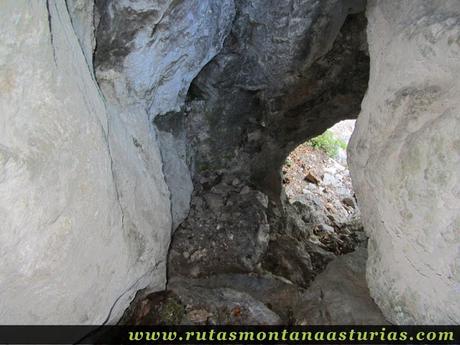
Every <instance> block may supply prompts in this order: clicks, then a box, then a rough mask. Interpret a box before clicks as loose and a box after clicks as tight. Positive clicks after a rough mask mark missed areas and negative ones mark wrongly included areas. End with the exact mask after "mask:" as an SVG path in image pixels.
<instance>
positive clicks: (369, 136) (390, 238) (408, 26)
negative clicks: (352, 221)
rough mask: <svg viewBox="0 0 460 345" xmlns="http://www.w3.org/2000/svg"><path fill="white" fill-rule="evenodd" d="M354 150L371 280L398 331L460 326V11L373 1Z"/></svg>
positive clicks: (444, 5)
mask: <svg viewBox="0 0 460 345" xmlns="http://www.w3.org/2000/svg"><path fill="white" fill-rule="evenodd" d="M367 15H368V21H369V27H368V40H369V50H370V57H371V72H370V83H369V91H368V93H367V96H366V97H365V99H364V102H363V110H362V113H361V114H360V115H359V118H358V121H357V129H356V131H355V133H354V135H353V137H352V141H351V145H350V147H349V150H348V152H349V155H350V168H351V173H352V179H353V184H354V187H355V190H356V193H357V196H358V201H359V204H360V208H361V211H362V218H363V220H364V225H365V228H366V229H367V231H368V233H369V235H370V242H369V261H368V268H367V280H368V283H369V287H370V290H371V294H372V296H373V297H374V299H375V300H376V302H377V304H378V305H379V306H380V307H381V308H382V310H383V312H384V314H385V316H386V317H387V318H388V319H389V320H390V321H392V322H395V323H421V324H427V323H438V324H439V323H441V324H458V323H460V298H459V297H460V251H459V248H460V216H459V215H460V189H459V176H460V156H459V153H460V140H459V133H460V121H459V120H460V80H459V78H458V76H459V75H460V59H459V54H460V41H459V35H460V23H459V21H458V18H459V15H460V2H458V1H442V2H439V1H370V3H369V4H368V11H367Z"/></svg>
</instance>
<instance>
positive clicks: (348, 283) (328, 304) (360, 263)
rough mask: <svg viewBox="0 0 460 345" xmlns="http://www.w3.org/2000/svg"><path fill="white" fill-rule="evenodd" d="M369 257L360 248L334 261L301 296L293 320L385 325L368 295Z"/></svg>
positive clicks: (303, 323) (332, 323) (331, 323)
mask: <svg viewBox="0 0 460 345" xmlns="http://www.w3.org/2000/svg"><path fill="white" fill-rule="evenodd" d="M366 259H367V251H366V250H365V249H363V248H360V249H358V250H356V251H355V252H353V253H351V254H347V255H344V256H341V257H339V258H337V259H336V260H334V261H333V262H331V263H330V264H329V266H327V268H326V270H325V271H324V272H322V273H321V274H320V275H318V277H316V279H315V281H314V282H313V283H312V285H311V286H310V288H309V289H308V290H307V292H306V293H305V294H304V295H303V296H302V297H303V298H302V300H301V303H300V304H299V305H298V306H297V308H296V309H295V312H294V319H296V320H297V322H298V323H299V324H302V325H363V324H364V325H366V324H368V325H369V324H370V325H382V324H386V323H387V321H386V320H385V318H384V317H383V315H382V312H381V311H380V310H379V308H378V307H377V305H376V304H375V302H374V301H373V300H372V298H371V297H370V295H369V289H368V287H367V284H366V277H365V271H366Z"/></svg>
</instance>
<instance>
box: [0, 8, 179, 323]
mask: <svg viewBox="0 0 460 345" xmlns="http://www.w3.org/2000/svg"><path fill="white" fill-rule="evenodd" d="M0 7H1V11H0V22H1V30H0V41H1V42H2V44H1V45H0V75H1V77H0V89H1V93H0V113H1V120H2V121H1V123H0V215H1V218H2V222H1V224H0V242H1V250H0V255H1V263H0V280H1V281H0V285H1V287H2V288H1V289H0V322H1V323H21V324H24V323H41V324H46V323H53V324H59V323H60V324H62V323H65V324H73V323H78V324H80V323H90V324H98V323H103V322H106V321H108V322H111V321H112V320H115V319H117V317H119V316H120V313H122V312H123V310H124V309H125V308H126V306H127V304H128V303H129V301H130V299H131V298H132V297H133V294H134V293H135V292H136V291H137V290H138V289H140V288H144V287H146V286H149V287H150V288H152V289H160V288H162V287H164V284H165V278H166V277H165V256H166V252H167V247H168V243H169V239H170V228H171V216H170V211H169V193H168V190H167V188H166V184H165V183H164V179H163V176H162V170H161V168H162V163H161V159H160V154H159V150H158V147H157V144H156V141H155V138H154V137H153V136H152V135H151V133H150V132H149V127H148V126H145V122H146V121H141V120H139V121H130V122H129V123H126V122H123V116H125V115H123V116H122V115H121V114H119V113H117V112H115V111H112V110H111V109H110V107H106V105H105V104H104V98H103V96H102V94H101V92H100V91H99V89H98V86H97V84H96V82H95V80H94V79H93V75H92V66H91V60H90V59H89V56H88V55H86V56H85V55H84V52H86V51H88V49H89V50H91V42H92V39H91V38H88V37H87V36H86V35H84V34H82V33H81V32H80V31H78V30H77V29H76V27H74V26H72V22H73V23H74V24H75V25H79V24H77V22H78V23H84V22H85V16H84V15H82V16H81V17H79V18H80V19H79V18H77V17H73V18H72V21H71V17H70V16H69V13H68V9H67V8H66V4H65V2H64V1H51V0H50V1H32V2H26V1H4V2H2V3H1V5H0ZM89 11H90V10H89ZM72 13H74V12H72ZM80 13H82V12H80ZM83 13H84V12H83ZM86 19H88V18H86ZM80 20H81V21H80ZM91 22H92V21H91ZM76 34H78V35H80V36H78V37H77V35H76ZM85 37H86V38H85ZM85 42H86V43H85ZM88 44H89V46H88ZM107 108H109V109H107ZM128 133H129V134H128ZM134 134H135V135H136V137H132V135H134ZM134 138H136V140H137V141H138V142H139V143H142V145H144V146H143V151H142V152H141V150H140V148H139V147H138V146H136V145H135V142H134ZM122 167H123V168H122Z"/></svg>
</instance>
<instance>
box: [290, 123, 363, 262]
mask: <svg viewBox="0 0 460 345" xmlns="http://www.w3.org/2000/svg"><path fill="white" fill-rule="evenodd" d="M355 122H356V120H342V121H340V122H338V123H336V124H335V125H334V126H332V127H331V128H329V129H327V130H326V131H325V132H323V133H322V134H320V135H319V136H316V137H314V138H312V139H310V140H308V141H306V142H305V143H302V144H301V145H299V146H297V147H296V148H295V149H294V150H293V151H292V152H291V153H290V154H289V155H288V156H287V158H286V160H285V162H284V164H283V167H282V183H283V191H284V193H285V196H286V198H287V202H288V203H289V204H290V205H294V204H295V205H296V207H297V208H298V209H302V208H303V209H306V210H307V211H308V214H309V217H308V221H306V222H305V226H306V227H310V228H311V229H312V231H311V236H312V240H313V241H315V242H317V243H321V245H322V247H323V248H324V249H326V250H328V251H330V252H332V253H334V254H335V255H343V254H346V253H349V252H352V251H354V250H355V248H356V247H357V246H360V247H364V246H365V245H366V237H365V234H364V229H363V227H362V224H361V220H360V211H359V207H358V203H357V200H356V196H355V193H354V190H353V185H352V181H351V177H350V172H349V170H348V163H347V146H348V143H349V141H350V138H351V135H352V132H353V130H354V127H355Z"/></svg>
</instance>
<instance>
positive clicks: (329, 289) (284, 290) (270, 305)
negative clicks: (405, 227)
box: [120, 128, 387, 325]
mask: <svg viewBox="0 0 460 345" xmlns="http://www.w3.org/2000/svg"><path fill="white" fill-rule="evenodd" d="M339 129H340V128H339ZM348 129H349V128H348ZM351 131H352V130H349V133H345V137H344V140H346V141H348V140H349V137H350V135H351ZM335 134H337V135H339V136H340V134H343V130H339V132H337V131H336V132H335ZM282 172H283V187H284V191H285V195H286V196H287V201H286V204H285V207H286V210H287V211H288V212H287V213H288V214H290V215H291V217H294V218H296V217H301V218H302V221H303V222H302V225H300V226H303V227H308V230H307V233H308V236H307V238H305V237H303V238H302V241H305V240H306V242H307V245H306V246H305V247H304V248H306V252H305V253H302V252H299V250H298V249H297V248H291V247H290V246H291V244H290V241H284V242H282V241H283V240H284V239H283V238H281V239H280V240H279V241H278V242H277V243H278V244H279V246H280V247H281V250H278V251H277V250H275V251H274V252H273V250H272V253H271V256H272V257H271V258H270V259H271V261H272V262H277V261H279V262H281V263H282V264H280V265H279V266H277V264H273V263H272V264H269V262H270V260H267V256H270V255H266V261H267V262H268V263H265V264H263V265H262V267H258V269H257V270H256V271H255V272H249V273H238V272H234V273H231V272H230V273H228V272H224V273H220V272H216V273H214V274H212V275H203V274H198V273H196V274H193V273H192V274H191V275H189V276H187V274H185V273H184V274H181V273H180V272H179V273H177V272H173V273H171V272H170V274H169V282H168V287H167V290H165V291H160V292H155V293H151V294H147V293H146V291H140V292H139V293H138V295H137V297H136V298H135V300H134V301H133V302H132V304H131V306H130V308H128V310H127V311H126V312H125V315H124V316H123V318H122V320H121V321H120V323H122V324H137V325H158V324H192V325H205V324H236V325H238V324H384V323H387V322H386V320H385V319H384V317H383V316H382V314H381V312H380V310H379V309H378V307H377V306H376V305H375V303H374V302H373V300H372V299H371V297H370V296H369V292H368V288H367V284H366V280H365V262H366V259H367V250H366V244H367V238H366V235H365V233H364V231H363V227H362V224H361V220H360V214H359V209H358V207H357V204H356V200H355V197H354V192H353V188H352V184H351V179H350V176H349V172H348V167H347V164H346V152H345V151H344V150H339V153H338V155H337V157H335V159H332V158H330V157H329V156H328V155H327V154H326V153H325V152H324V151H323V150H321V149H318V148H314V147H312V146H310V145H309V144H308V143H305V144H302V145H300V146H298V147H297V148H296V149H295V150H294V151H293V152H292V153H291V154H290V155H289V157H288V158H287V159H286V162H285V164H284V166H283V171H282ZM202 182H203V183H208V181H202ZM228 184H229V185H231V186H233V187H236V186H237V185H238V181H235V180H234V181H229V182H228ZM242 189H243V191H240V193H243V194H246V193H249V192H248V191H247V190H246V189H247V188H244V187H243V188H242ZM207 204H208V205H211V208H213V207H212V201H211V202H210V201H209V200H208V203H207ZM215 207H216V206H214V208H215ZM306 218H307V219H306ZM294 221H298V219H295V220H294ZM211 241H213V240H212V239H211ZM272 242H273V241H272ZM173 247H176V248H173V249H172V250H173V251H176V255H177V254H178V253H177V243H176V244H174V243H173ZM179 247H180V246H179ZM282 247H285V248H282ZM182 248H183V247H182ZM274 253H275V254H274ZM179 254H180V255H179V256H181V258H182V259H184V257H185V259H187V260H189V261H190V262H193V261H197V260H200V259H201V258H202V257H204V256H206V252H203V251H200V250H196V251H194V252H192V253H190V252H182V253H179ZM289 255H291V256H293V257H294V258H293V257H285V256H289ZM296 256H298V257H296ZM302 256H306V257H307V261H308V262H309V264H307V265H306V266H307V267H306V268H305V267H303V268H304V270H305V269H306V270H308V271H309V272H308V274H307V276H309V278H308V279H303V277H302V279H296V277H298V275H299V272H296V270H298V267H296V265H297V266H298V264H299V262H300V263H302V261H303V259H304V258H303V257H302ZM318 263H319V264H318ZM185 266H187V265H185ZM280 267H281V269H280ZM176 271H177V269H176ZM300 274H302V270H301V271H300ZM286 277H289V278H286Z"/></svg>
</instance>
